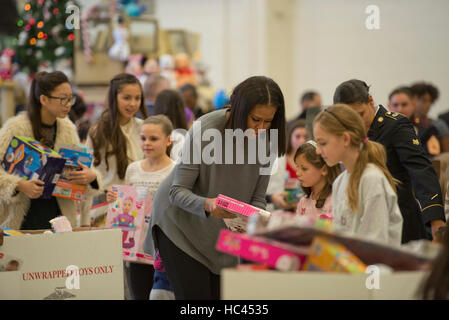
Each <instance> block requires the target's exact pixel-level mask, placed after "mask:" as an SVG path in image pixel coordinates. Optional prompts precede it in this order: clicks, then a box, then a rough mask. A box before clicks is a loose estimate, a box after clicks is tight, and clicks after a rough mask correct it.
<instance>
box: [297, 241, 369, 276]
mask: <svg viewBox="0 0 449 320" xmlns="http://www.w3.org/2000/svg"><path fill="white" fill-rule="evenodd" d="M303 269H304V270H307V271H322V272H343V273H354V274H355V273H365V270H366V265H365V264H364V263H363V262H362V261H360V259H359V258H358V257H356V256H355V255H354V254H353V253H352V252H350V251H349V250H348V249H347V248H346V247H345V246H343V245H342V244H339V243H337V242H335V241H332V240H330V239H328V238H326V237H315V238H314V239H313V242H312V244H311V246H310V252H309V256H308V258H307V260H306V263H305V264H304V268H303Z"/></svg>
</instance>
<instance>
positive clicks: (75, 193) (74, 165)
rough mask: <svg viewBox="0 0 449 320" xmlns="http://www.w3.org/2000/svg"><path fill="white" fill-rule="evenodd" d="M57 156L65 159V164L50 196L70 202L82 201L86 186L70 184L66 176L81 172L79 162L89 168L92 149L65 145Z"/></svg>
mask: <svg viewBox="0 0 449 320" xmlns="http://www.w3.org/2000/svg"><path fill="white" fill-rule="evenodd" d="M59 154H60V155H61V156H62V157H63V158H64V159H66V163H65V166H64V169H63V171H62V174H61V176H60V177H59V180H58V182H57V183H56V186H55V189H54V190H53V194H52V195H53V196H54V197H60V198H66V199H71V200H82V198H83V196H84V193H85V192H86V188H87V186H86V185H79V184H75V183H72V182H70V181H69V180H68V174H69V173H70V172H71V171H73V170H81V167H80V166H79V165H78V162H81V163H82V164H84V165H85V166H87V167H88V168H90V167H91V165H92V159H93V153H92V149H89V148H87V147H84V146H81V145H65V146H62V147H61V148H60V149H59Z"/></svg>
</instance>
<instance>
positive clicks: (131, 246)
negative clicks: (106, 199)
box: [105, 185, 154, 264]
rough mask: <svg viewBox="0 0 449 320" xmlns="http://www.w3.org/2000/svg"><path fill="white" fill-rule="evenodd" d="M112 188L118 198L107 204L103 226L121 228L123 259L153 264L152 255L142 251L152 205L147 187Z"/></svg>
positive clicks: (115, 186) (121, 186)
mask: <svg viewBox="0 0 449 320" xmlns="http://www.w3.org/2000/svg"><path fill="white" fill-rule="evenodd" d="M112 189H113V190H114V191H115V192H117V194H118V199H117V200H116V201H114V202H112V203H110V204H109V207H108V214H107V217H106V223H105V227H106V228H119V229H121V230H122V246H123V259H124V260H126V261H133V262H140V263H145V264H153V263H154V259H153V257H152V256H151V255H149V254H147V253H144V251H143V242H144V241H145V235H146V233H147V231H148V228H149V223H150V214H151V205H152V202H151V198H150V195H149V193H148V189H147V188H145V187H133V186H124V185H113V186H112Z"/></svg>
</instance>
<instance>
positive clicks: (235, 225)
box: [215, 194, 270, 232]
mask: <svg viewBox="0 0 449 320" xmlns="http://www.w3.org/2000/svg"><path fill="white" fill-rule="evenodd" d="M215 204H216V205H217V206H218V207H220V208H223V209H225V210H226V211H229V212H231V213H235V214H237V217H236V218H234V219H223V220H224V222H225V224H226V226H227V227H228V228H229V229H230V230H232V231H236V232H246V229H247V225H248V218H249V217H250V216H251V215H252V214H254V213H259V214H260V215H262V216H265V217H268V216H269V215H270V212H268V211H265V210H263V209H260V208H257V207H254V206H252V205H250V204H247V203H244V202H241V201H239V200H236V199H233V198H230V197H227V196H224V195H222V194H219V195H218V197H217V199H216V201H215Z"/></svg>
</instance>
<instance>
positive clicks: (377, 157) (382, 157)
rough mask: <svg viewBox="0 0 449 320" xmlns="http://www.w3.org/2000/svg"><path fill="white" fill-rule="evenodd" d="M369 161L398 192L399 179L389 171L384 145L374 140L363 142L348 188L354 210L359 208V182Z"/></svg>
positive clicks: (350, 205) (350, 204)
mask: <svg viewBox="0 0 449 320" xmlns="http://www.w3.org/2000/svg"><path fill="white" fill-rule="evenodd" d="M368 163H372V164H374V165H375V166H376V167H378V168H379V169H380V171H382V173H383V174H384V175H385V177H386V178H387V180H388V182H389V183H390V186H391V188H392V189H393V190H394V192H396V183H397V182H398V181H397V180H395V179H394V178H393V176H392V175H391V173H390V171H388V168H387V165H386V163H387V153H386V152H385V148H384V146H383V145H381V144H380V143H377V142H373V141H366V142H362V145H361V150H360V153H359V156H358V158H357V161H356V162H355V166H354V170H353V171H352V172H351V177H350V178H349V183H348V189H347V193H348V203H349V207H350V208H351V210H353V211H358V210H359V200H358V199H359V198H358V194H359V191H358V190H359V183H360V179H361V178H362V174H363V171H364V170H365V168H366V166H367V164H368Z"/></svg>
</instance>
